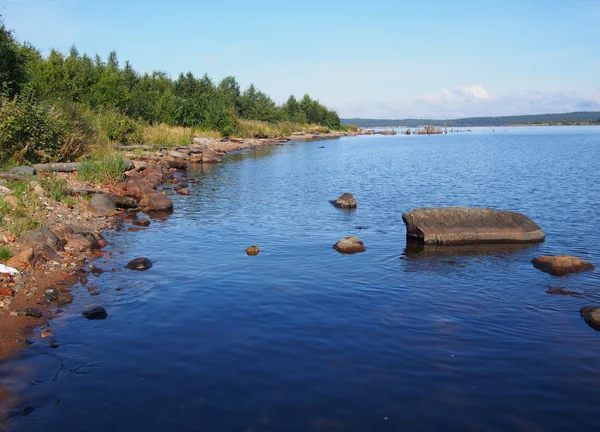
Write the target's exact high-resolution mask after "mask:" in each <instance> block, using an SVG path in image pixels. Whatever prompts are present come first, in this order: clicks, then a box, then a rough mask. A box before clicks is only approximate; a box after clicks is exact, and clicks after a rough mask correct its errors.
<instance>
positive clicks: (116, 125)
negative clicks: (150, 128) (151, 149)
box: [97, 109, 144, 144]
mask: <svg viewBox="0 0 600 432" xmlns="http://www.w3.org/2000/svg"><path fill="white" fill-rule="evenodd" d="M97 127H98V130H99V132H100V134H101V135H103V136H104V137H105V138H106V139H107V140H108V141H111V142H117V143H120V144H139V143H142V142H143V141H144V130H143V127H142V125H141V124H140V123H139V122H136V121H135V120H133V119H132V118H130V117H127V116H126V115H123V114H121V113H120V112H119V111H117V110H116V109H105V110H103V111H102V112H100V113H99V114H98V116H97Z"/></svg>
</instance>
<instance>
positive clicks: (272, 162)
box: [0, 127, 600, 432]
mask: <svg viewBox="0 0 600 432" xmlns="http://www.w3.org/2000/svg"><path fill="white" fill-rule="evenodd" d="M599 137H600V133H599V129H598V128H593V127H590V128H535V129H534V128H529V129H526V128H525V129H519V128H515V129H510V130H509V131H507V132H506V133H504V132H503V133H498V132H496V133H494V134H491V133H490V134H487V133H479V132H473V133H470V134H452V135H448V136H429V137H427V136H417V137H413V136H410V137H407V136H400V135H398V136H365V137H356V138H342V139H339V140H335V141H328V142H327V143H326V145H325V148H324V149H321V148H319V147H320V145H322V144H323V143H290V144H289V145H286V146H283V147H264V148H262V149H260V150H258V151H256V152H241V153H240V154H236V155H232V156H229V157H228V158H226V160H225V162H224V163H222V164H219V165H214V166H213V165H203V166H198V167H195V168H193V169H192V170H190V172H189V178H190V182H189V183H190V185H189V188H190V191H191V195H190V196H187V197H182V196H178V195H175V194H173V192H171V191H168V192H167V193H169V194H170V196H171V197H172V199H173V201H174V204H175V211H174V212H173V214H171V215H170V216H168V217H167V218H164V219H155V220H154V221H153V223H152V224H151V225H150V226H149V227H148V228H144V229H142V230H140V231H139V232H135V233H132V232H128V231H127V229H124V230H122V231H120V232H117V233H115V234H114V235H111V236H109V246H108V249H109V250H108V252H109V253H107V254H106V258H103V259H102V260H101V261H100V262H98V263H97V265H98V266H100V267H103V268H113V267H114V268H116V269H117V271H115V272H105V273H103V274H102V275H101V276H100V277H98V278H93V284H94V285H96V286H97V287H98V289H97V290H93V292H90V291H88V289H87V288H88V286H86V285H82V286H80V287H78V288H77V291H78V292H77V296H76V298H75V301H74V303H73V304H72V305H70V306H68V307H65V308H64V311H63V312H62V314H61V318H60V319H57V320H54V321H53V323H52V326H53V328H54V332H53V337H55V338H56V339H57V341H58V342H59V344H60V347H59V348H56V349H50V348H49V347H48V346H47V343H46V342H45V340H42V339H37V338H36V344H35V345H33V346H32V348H31V349H30V350H29V351H28V353H27V355H25V356H23V357H22V358H20V359H17V360H16V361H14V362H11V363H10V364H7V365H4V367H3V372H0V374H1V373H7V372H8V373H9V374H10V377H6V378H3V379H0V383H2V385H4V386H5V387H9V388H10V389H11V391H12V392H13V394H15V395H16V396H17V397H18V401H17V402H16V404H15V405H16V406H17V408H18V409H20V410H21V411H22V409H23V408H24V407H26V406H33V407H35V411H33V412H32V413H31V414H30V415H28V416H27V417H22V416H21V415H16V416H14V417H11V419H10V421H9V424H10V429H9V430H11V431H25V430H44V431H54V430H57V431H58V430H60V431H62V430H65V429H66V430H85V431H106V430H127V431H137V430H143V431H164V430H190V431H192V430H194V431H195V430H211V431H212V430H214V431H250V430H252V431H281V430H286V431H307V430H323V431H332V430H343V431H361V432H362V431H368V430H377V431H379V430H382V431H398V430H444V431H446V430H456V431H463V430H486V431H487V430H495V431H505V430H525V431H526V430H544V431H553V430H557V431H558V430H571V429H581V430H595V429H596V428H597V419H596V415H595V414H596V413H597V409H598V406H600V392H598V391H597V388H599V387H600V367H599V366H598V361H597V360H598V358H599V357H600V344H599V343H598V336H599V334H598V333H597V332H595V331H593V330H592V329H591V328H589V327H588V326H587V325H586V324H585V322H584V321H583V319H582V318H581V316H580V314H579V309H580V308H581V307H582V306H584V305H588V304H589V305H594V304H599V303H600V295H599V294H600V289H599V287H600V272H599V271H598V270H596V271H593V272H587V273H582V274H576V275H570V276H566V277H564V278H556V277H553V276H550V275H548V274H546V273H542V272H540V271H538V270H536V269H534V268H533V266H532V265H531V259H532V258H534V257H535V256H538V255H548V254H559V253H567V254H572V255H576V256H579V257H581V258H583V259H586V260H588V261H590V262H592V263H595V264H600V253H599V249H598V247H597V245H598V243H599V241H600V234H599V233H598V229H597V227H598V225H600V214H599V213H598V212H597V211H596V208H597V199H598V196H600V181H599V178H598V175H597V155H598V149H599V146H600V139H599ZM193 180H198V184H194V183H193ZM557 190H560V194H557V193H556V191H557ZM346 191H349V192H351V193H352V194H353V195H354V196H355V198H356V199H357V201H358V208H357V209H356V211H353V212H347V211H342V210H340V209H337V208H335V207H333V206H332V205H331V204H330V203H329V201H330V200H333V199H336V198H337V197H338V196H339V195H340V194H341V193H342V192H346ZM450 205H464V206H484V207H492V208H498V209H509V210H515V211H519V212H522V213H524V214H526V215H527V216H529V217H531V218H532V219H533V220H534V221H535V222H537V223H538V224H539V225H540V227H541V228H542V229H543V230H544V231H545V233H546V235H547V238H546V241H545V242H544V243H542V244H539V245H527V246H518V245H510V246H491V247H489V246H469V247H450V248H446V247H444V248H443V249H440V248H435V247H434V248H430V247H423V248H416V249H415V248H414V247H413V245H410V244H409V245H407V244H406V232H405V228H404V224H403V222H402V212H404V211H409V210H411V209H413V208H418V207H428V206H450ZM128 227H129V225H128V222H126V223H125V228H128ZM348 235H355V236H358V237H360V239H361V240H362V241H363V242H364V243H365V246H366V248H367V251H366V252H365V253H362V254H355V255H341V254H338V253H337V252H336V251H335V250H333V249H331V246H332V245H333V244H334V243H335V242H336V241H338V240H339V239H340V238H342V237H345V236H348ZM252 244H255V245H257V246H259V247H260V249H261V253H260V254H259V255H258V256H255V257H248V256H247V255H246V253H245V249H246V248H247V247H248V246H250V245H252ZM110 252H113V254H112V255H110ZM121 252H122V253H121ZM139 256H146V257H148V258H150V259H151V260H152V261H153V262H154V266H153V267H152V269H150V270H148V271H146V272H131V271H127V269H124V268H123V266H124V265H125V264H126V263H127V262H128V261H129V260H130V259H132V258H136V257H139ZM398 257H401V259H398ZM105 261H106V262H105ZM90 279H92V278H90ZM551 287H554V288H556V289H561V290H565V291H573V292H576V293H579V294H581V296H575V295H548V294H547V291H548V289H549V288H551ZM95 293H97V294H98V295H92V294H95ZM582 296H584V297H582ZM96 305H102V306H104V307H105V308H106V309H107V311H108V314H109V316H108V318H107V319H106V320H104V321H88V320H85V319H82V317H81V311H82V310H84V309H86V308H88V307H91V306H96ZM57 371H60V372H59V373H58V374H57ZM29 382H34V383H36V384H35V385H29V384H28V383H29ZM432 407H434V408H432Z"/></svg>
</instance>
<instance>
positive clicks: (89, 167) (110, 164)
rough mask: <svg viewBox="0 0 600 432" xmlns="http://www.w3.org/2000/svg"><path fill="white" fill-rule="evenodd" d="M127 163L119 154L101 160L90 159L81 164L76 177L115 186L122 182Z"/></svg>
mask: <svg viewBox="0 0 600 432" xmlns="http://www.w3.org/2000/svg"><path fill="white" fill-rule="evenodd" d="M127 166H128V165H127V163H126V162H125V159H123V156H121V155H120V154H112V155H109V156H106V157H104V158H102V159H90V160H87V161H84V162H82V163H81V166H80V167H79V171H78V176H79V178H81V180H83V181H85V182H89V183H98V184H117V183H119V182H120V181H122V180H123V173H124V172H125V170H126V169H127Z"/></svg>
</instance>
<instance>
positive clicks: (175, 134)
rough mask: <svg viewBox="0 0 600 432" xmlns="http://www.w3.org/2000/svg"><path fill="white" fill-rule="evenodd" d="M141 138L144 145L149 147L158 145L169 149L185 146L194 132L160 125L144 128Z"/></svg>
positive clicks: (188, 143) (189, 129)
mask: <svg viewBox="0 0 600 432" xmlns="http://www.w3.org/2000/svg"><path fill="white" fill-rule="evenodd" d="M143 138H144V140H143V141H144V143H146V144H149V145H160V146H165V147H169V148H170V147H178V146H187V145H190V144H191V143H192V140H193V139H194V131H193V130H192V129H191V128H185V127H181V126H169V125H167V124H164V123H161V124H158V125H148V126H146V127H144V131H143Z"/></svg>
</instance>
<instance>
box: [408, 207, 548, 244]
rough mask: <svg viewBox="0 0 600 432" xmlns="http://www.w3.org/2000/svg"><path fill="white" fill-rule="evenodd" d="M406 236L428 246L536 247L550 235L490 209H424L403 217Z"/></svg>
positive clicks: (511, 214)
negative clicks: (521, 245) (493, 244)
mask: <svg viewBox="0 0 600 432" xmlns="http://www.w3.org/2000/svg"><path fill="white" fill-rule="evenodd" d="M402 220H403V221H404V224H405V225H406V235H407V237H409V238H414V239H417V240H418V241H420V242H421V243H424V244H473V243H535V242H541V241H543V240H544V238H545V237H546V235H545V234H544V232H543V231H542V230H541V229H540V227H539V226H538V225H537V224H536V223H535V222H533V221H532V220H531V219H529V218H528V217H527V216H525V215H523V214H521V213H517V212H513V211H504V210H494V209H489V208H469V207H445V208H421V209H415V210H412V211H410V212H406V213H402Z"/></svg>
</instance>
